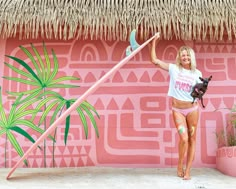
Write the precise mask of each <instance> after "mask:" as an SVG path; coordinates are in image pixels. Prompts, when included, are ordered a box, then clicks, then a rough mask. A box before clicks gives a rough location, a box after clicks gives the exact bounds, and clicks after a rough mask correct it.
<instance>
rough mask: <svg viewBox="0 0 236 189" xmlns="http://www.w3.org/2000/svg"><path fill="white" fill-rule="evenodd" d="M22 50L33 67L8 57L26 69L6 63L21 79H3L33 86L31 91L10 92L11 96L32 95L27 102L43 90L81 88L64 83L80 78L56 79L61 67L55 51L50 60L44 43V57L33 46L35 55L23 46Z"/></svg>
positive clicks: (15, 58) (6, 77)
mask: <svg viewBox="0 0 236 189" xmlns="http://www.w3.org/2000/svg"><path fill="white" fill-rule="evenodd" d="M20 48H21V50H22V51H23V52H24V53H25V54H26V56H27V57H28V58H29V60H30V61H31V63H32V67H30V66H29V65H28V64H27V63H26V62H25V61H23V60H21V59H19V58H17V57H14V56H9V55H6V56H7V57H8V58H9V59H12V60H14V61H15V62H16V63H18V64H19V65H21V66H22V67H23V68H24V70H22V69H20V68H16V67H14V66H12V65H11V64H9V63H6V62H5V65H6V66H7V67H9V68H10V69H12V70H13V71H14V72H16V73H17V74H18V75H19V77H8V76H4V77H3V78H5V79H8V80H12V81H16V82H19V83H22V84H26V85H28V86H31V89H30V90H25V91H17V92H15V91H8V92H9V93H10V94H12V95H20V94H30V95H29V96H28V98H26V99H25V101H27V100H29V99H30V98H33V97H35V96H37V95H39V94H40V93H41V92H42V91H43V90H45V89H47V88H76V87H79V86H77V85H72V84H64V83H63V82H65V81H70V80H79V78H77V77H73V76H62V77H56V76H57V73H58V66H59V64H58V59H57V57H56V54H55V52H54V51H53V50H52V51H51V53H52V59H50V56H49V54H48V51H47V48H46V46H45V44H44V43H43V55H40V54H39V52H38V50H37V49H36V48H35V46H34V45H33V44H31V48H32V50H33V52H34V54H33V53H31V52H30V51H29V50H28V49H26V48H25V47H23V46H20ZM43 60H44V61H43Z"/></svg>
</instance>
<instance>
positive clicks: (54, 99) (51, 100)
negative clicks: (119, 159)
mask: <svg viewBox="0 0 236 189" xmlns="http://www.w3.org/2000/svg"><path fill="white" fill-rule="evenodd" d="M44 96H46V98H44V99H43V100H42V101H40V103H39V104H38V105H37V107H36V109H38V110H40V109H41V108H43V107H44V106H45V104H47V108H46V109H45V110H44V112H43V114H42V115H41V119H40V121H39V125H41V124H42V123H43V121H44V120H45V118H46V117H47V116H48V114H49V113H50V112H53V114H52V117H51V120H50V124H52V123H53V122H54V121H55V119H56V118H57V117H60V115H61V113H62V112H63V110H67V109H68V108H69V107H70V106H71V105H72V104H73V103H74V102H75V101H76V99H65V98H63V97H62V96H61V95H60V94H58V93H56V92H53V91H46V92H45V93H43V94H41V96H39V97H44ZM52 110H53V111H52ZM76 110H77V113H78V114H79V117H80V120H81V122H82V124H83V128H84V133H85V137H86V138H87V137H88V123H87V119H89V120H90V122H91V123H92V125H93V127H94V129H95V132H96V136H97V137H99V131H98V127H97V123H96V120H95V116H94V114H95V115H96V116H97V117H98V118H100V116H99V114H98V113H97V111H96V109H95V108H94V107H93V106H92V105H91V104H90V103H89V102H87V101H84V102H82V103H81V104H80V105H79V106H78V107H77V109H76ZM69 129H70V115H69V116H67V118H66V125H65V135H64V142H65V144H66V143H67V137H68V133H69Z"/></svg>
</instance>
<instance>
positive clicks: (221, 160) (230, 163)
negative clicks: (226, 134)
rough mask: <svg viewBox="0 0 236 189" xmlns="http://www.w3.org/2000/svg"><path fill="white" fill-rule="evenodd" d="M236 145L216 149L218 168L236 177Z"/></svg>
mask: <svg viewBox="0 0 236 189" xmlns="http://www.w3.org/2000/svg"><path fill="white" fill-rule="evenodd" d="M235 162H236V146H226V147H221V148H219V149H217V151H216V169H218V170H219V171H220V172H222V173H223V174H225V175H229V176H233V177H236V163H235Z"/></svg>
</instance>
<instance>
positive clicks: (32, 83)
mask: <svg viewBox="0 0 236 189" xmlns="http://www.w3.org/2000/svg"><path fill="white" fill-rule="evenodd" d="M3 78H4V79H7V80H11V81H17V82H19V83H24V84H27V85H33V86H41V85H40V84H39V83H36V82H33V81H29V80H27V79H22V78H19V77H5V76H4V77H3Z"/></svg>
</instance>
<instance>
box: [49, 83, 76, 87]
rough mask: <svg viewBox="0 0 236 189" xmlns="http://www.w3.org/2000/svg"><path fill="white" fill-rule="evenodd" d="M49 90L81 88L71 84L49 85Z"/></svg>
mask: <svg viewBox="0 0 236 189" xmlns="http://www.w3.org/2000/svg"><path fill="white" fill-rule="evenodd" d="M47 87H48V88H77V87H79V86H76V85H70V84H49V85H48V86H47Z"/></svg>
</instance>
